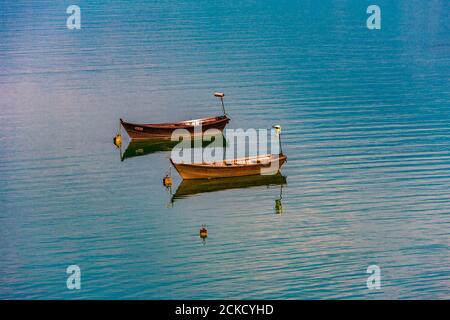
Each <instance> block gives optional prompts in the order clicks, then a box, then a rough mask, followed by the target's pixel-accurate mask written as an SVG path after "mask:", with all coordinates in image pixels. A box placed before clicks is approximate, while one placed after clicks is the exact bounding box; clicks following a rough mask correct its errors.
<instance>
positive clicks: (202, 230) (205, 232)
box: [200, 225, 208, 239]
mask: <svg viewBox="0 0 450 320" xmlns="http://www.w3.org/2000/svg"><path fill="white" fill-rule="evenodd" d="M207 237H208V229H206V225H202V227H201V228H200V238H202V239H205V238H207Z"/></svg>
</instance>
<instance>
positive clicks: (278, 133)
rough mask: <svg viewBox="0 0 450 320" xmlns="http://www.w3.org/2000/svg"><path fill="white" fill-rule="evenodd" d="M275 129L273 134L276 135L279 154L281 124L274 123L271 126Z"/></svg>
mask: <svg viewBox="0 0 450 320" xmlns="http://www.w3.org/2000/svg"><path fill="white" fill-rule="evenodd" d="M272 128H274V129H275V135H277V136H278V145H279V146H280V154H283V149H282V148H281V126H280V125H275V126H272Z"/></svg>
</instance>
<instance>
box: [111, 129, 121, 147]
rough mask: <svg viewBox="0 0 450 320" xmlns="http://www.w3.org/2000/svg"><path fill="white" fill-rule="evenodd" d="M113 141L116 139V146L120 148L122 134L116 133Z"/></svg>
mask: <svg viewBox="0 0 450 320" xmlns="http://www.w3.org/2000/svg"><path fill="white" fill-rule="evenodd" d="M113 141H114V144H115V145H116V147H118V148H120V146H121V145H122V136H121V135H120V134H119V133H118V134H116V136H115V137H114V139H113Z"/></svg>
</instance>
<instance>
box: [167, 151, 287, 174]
mask: <svg viewBox="0 0 450 320" xmlns="http://www.w3.org/2000/svg"><path fill="white" fill-rule="evenodd" d="M286 159H287V157H286V156H285V155H284V154H282V153H280V154H278V155H272V154H266V155H260V156H254V157H245V158H240V159H233V160H224V161H220V162H213V163H182V162H178V163H176V162H174V161H173V159H170V162H171V163H172V165H173V166H174V167H175V169H176V170H177V171H178V173H179V174H180V176H181V177H182V178H183V179H186V180H189V179H214V178H224V177H241V176H251V175H260V174H262V175H271V174H276V173H277V172H279V171H280V168H281V166H282V165H283V164H284V162H285V161H286Z"/></svg>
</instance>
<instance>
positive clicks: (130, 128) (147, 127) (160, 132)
mask: <svg viewBox="0 0 450 320" xmlns="http://www.w3.org/2000/svg"><path fill="white" fill-rule="evenodd" d="M229 121H230V118H228V116H226V115H223V116H218V117H211V118H202V119H195V120H186V121H180V122H173V123H156V124H138V123H131V122H125V121H123V120H122V119H120V123H121V125H122V126H123V127H124V128H125V130H126V131H127V133H128V135H129V136H130V138H131V139H136V140H137V139H170V138H171V137H172V133H173V131H174V130H176V129H186V130H187V131H188V132H189V134H190V135H191V136H194V134H195V133H196V130H195V129H196V127H198V126H201V131H200V132H201V133H203V132H205V131H206V130H208V129H218V130H220V131H223V129H224V128H225V126H226V125H227V123H228V122H229Z"/></svg>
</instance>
